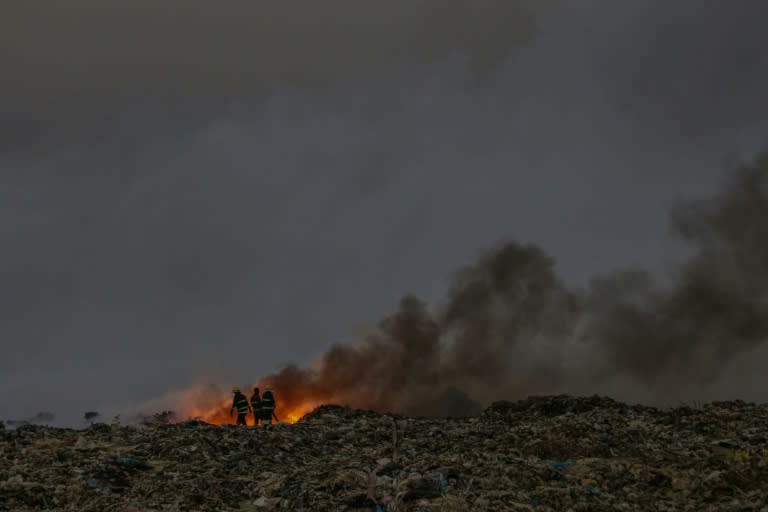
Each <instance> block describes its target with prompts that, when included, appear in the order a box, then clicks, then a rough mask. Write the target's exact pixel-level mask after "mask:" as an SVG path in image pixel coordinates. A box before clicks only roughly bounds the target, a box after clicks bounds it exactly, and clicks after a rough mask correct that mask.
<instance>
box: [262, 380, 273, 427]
mask: <svg viewBox="0 0 768 512" xmlns="http://www.w3.org/2000/svg"><path fill="white" fill-rule="evenodd" d="M276 408H277V403H276V402H275V394H274V392H273V391H272V386H267V389H266V390H265V391H264V394H263V395H261V420H262V424H263V425H271V424H272V417H273V416H274V417H275V419H277V416H276V415H275V409H276Z"/></svg>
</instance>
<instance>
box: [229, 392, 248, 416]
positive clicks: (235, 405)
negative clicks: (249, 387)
mask: <svg viewBox="0 0 768 512" xmlns="http://www.w3.org/2000/svg"><path fill="white" fill-rule="evenodd" d="M232 393H233V395H234V396H233V397H232V407H230V409H229V415H230V416H232V413H233V412H234V411H235V410H237V423H236V424H237V425H245V424H246V423H245V418H246V416H248V411H250V410H251V406H250V405H249V404H248V399H247V398H245V395H244V394H242V393H241V392H240V388H238V387H237V386H235V387H233V388H232Z"/></svg>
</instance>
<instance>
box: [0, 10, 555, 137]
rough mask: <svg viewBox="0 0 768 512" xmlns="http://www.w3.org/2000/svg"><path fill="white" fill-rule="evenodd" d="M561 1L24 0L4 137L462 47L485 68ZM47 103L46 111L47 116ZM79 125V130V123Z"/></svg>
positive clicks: (300, 84) (10, 65) (88, 127)
mask: <svg viewBox="0 0 768 512" xmlns="http://www.w3.org/2000/svg"><path fill="white" fill-rule="evenodd" d="M551 3H552V2H550V1H544V2H542V1H541V0H536V1H533V0H525V1H516V2H507V1H504V0H490V1H486V2H482V4H478V3H476V2H466V1H465V0H418V1H413V0H390V1H387V2H372V1H359V0H324V1H322V2H318V1H314V0H292V1H287V2H286V1H283V0H266V1H258V2H253V1H251V0H230V1H227V2H224V3H220V4H215V6H214V4H211V3H210V2H204V1H201V0H186V1H179V0H171V1H166V2H163V3H162V5H160V4H158V3H157V2H152V1H149V0H136V1H133V2H130V3H126V4H121V3H115V2H102V1H97V0H72V1H70V2H66V4H64V3H61V2H44V3H43V4H37V5H35V6H31V5H27V4H25V3H23V2H18V3H14V4H13V5H9V6H4V9H3V16H2V18H1V19H0V61H2V62H3V80H2V82H1V83H0V111H3V112H4V117H5V118H6V120H5V122H3V123H0V133H1V134H2V135H3V137H2V139H3V142H2V143H0V144H2V145H3V146H0V149H3V147H4V149H7V150H10V149H17V150H18V149H30V148H31V145H32V144H33V143H34V142H35V141H38V142H41V141H39V140H38V139H39V138H40V136H41V135H42V134H47V135H46V136H44V137H43V139H44V140H43V141H42V142H44V141H47V140H51V141H53V140H55V141H56V142H58V143H60V142H61V141H62V140H64V139H66V138H69V139H71V140H75V141H76V140H80V138H79V137H78V135H80V132H82V131H83V130H85V133H84V135H86V137H83V138H82V140H83V141H86V142H89V143H93V141H94V140H97V139H99V138H100V137H103V135H100V134H101V133H102V132H103V130H104V128H105V127H110V128H114V127H115V126H114V125H118V126H120V125H122V124H124V121H118V120H116V119H114V118H113V114H112V113H113V112H114V111H115V110H116V108H117V109H128V110H134V109H135V108H136V105H135V104H146V106H148V108H149V110H150V111H154V112H158V111H163V112H166V111H167V113H168V114H171V113H173V114H175V115H178V114H179V113H185V114H186V115H188V116H190V117H194V116H195V113H196V112H197V113H199V112H205V111H208V110H212V111H216V112H220V108H221V107H220V105H221V104H222V103H223V104H225V105H226V104H227V103H228V102H232V101H239V100H244V99H247V98H252V97H254V96H262V95H265V94H271V93H274V92H275V91H277V90H279V89H281V88H285V87H288V88H299V89H304V90H312V91H314V92H319V91H322V90H324V89H328V88H331V87H334V86H337V85H339V84H341V83H343V82H345V81H346V80H350V79H353V78H360V77H364V76H367V75H370V74H372V73H375V74H377V76H382V75H386V70H390V71H391V70H393V69H414V68H419V67H422V66H424V65H428V64H431V63H434V62H439V61H441V60H444V59H446V58H450V57H453V56H454V55H460V56H462V57H463V58H465V59H466V61H467V64H468V66H469V67H471V68H472V69H474V70H476V71H478V72H480V73H484V72H485V71H488V70H490V69H492V68H494V67H495V66H496V65H497V64H498V63H499V62H501V60H503V59H504V57H505V56H506V54H507V52H508V51H509V49H510V48H513V47H514V46H516V45H517V44H519V43H520V42H522V41H524V40H526V39H527V38H528V37H529V36H530V34H531V32H532V30H533V29H534V21H535V19H536V17H537V15H538V13H539V12H541V11H542V10H544V9H546V8H547V6H548V5H549V4H551ZM42 117H44V118H45V119H44V120H43V119H41V118H42ZM74 127H76V129H75V130H73V128H74Z"/></svg>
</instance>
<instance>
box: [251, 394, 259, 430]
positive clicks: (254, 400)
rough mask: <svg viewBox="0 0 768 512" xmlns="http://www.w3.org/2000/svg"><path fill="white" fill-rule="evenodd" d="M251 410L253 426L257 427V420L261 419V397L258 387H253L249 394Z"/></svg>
mask: <svg viewBox="0 0 768 512" xmlns="http://www.w3.org/2000/svg"><path fill="white" fill-rule="evenodd" d="M251 410H252V411H253V426H254V427H258V426H259V421H261V397H260V396H259V388H253V395H251Z"/></svg>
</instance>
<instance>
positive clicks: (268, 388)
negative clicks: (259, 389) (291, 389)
mask: <svg viewBox="0 0 768 512" xmlns="http://www.w3.org/2000/svg"><path fill="white" fill-rule="evenodd" d="M264 389H266V390H267V391H272V386H267V387H266V388H264Z"/></svg>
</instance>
